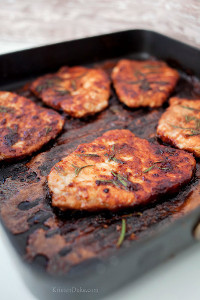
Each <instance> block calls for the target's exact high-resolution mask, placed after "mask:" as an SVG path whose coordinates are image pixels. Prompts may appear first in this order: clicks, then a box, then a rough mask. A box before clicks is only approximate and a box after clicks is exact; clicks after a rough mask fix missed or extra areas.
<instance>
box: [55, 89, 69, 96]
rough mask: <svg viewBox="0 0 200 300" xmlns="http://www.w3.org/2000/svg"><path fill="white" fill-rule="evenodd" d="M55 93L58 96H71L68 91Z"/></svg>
mask: <svg viewBox="0 0 200 300" xmlns="http://www.w3.org/2000/svg"><path fill="white" fill-rule="evenodd" d="M55 92H56V93H57V94H59V96H66V95H70V94H71V93H70V91H68V90H55Z"/></svg>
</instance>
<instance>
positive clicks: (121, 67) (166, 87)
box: [112, 59, 179, 107]
mask: <svg viewBox="0 0 200 300" xmlns="http://www.w3.org/2000/svg"><path fill="white" fill-rule="evenodd" d="M178 78H179V74H178V72H177V71H176V70H174V69H172V68H170V67H168V66H167V64H166V63H164V62H162V61H151V60H147V61H135V60H127V59H122V60H120V61H119V62H118V64H117V65H116V67H115V68H114V69H113V72H112V80H113V83H114V87H115V90H116V93H117V95H118V97H119V99H120V101H121V102H123V103H124V104H126V105H127V106H129V107H141V106H150V107H158V106H162V104H163V103H164V102H165V101H166V100H167V98H168V96H169V94H170V93H171V92H172V90H173V89H174V87H175V85H176V82H177V80H178Z"/></svg>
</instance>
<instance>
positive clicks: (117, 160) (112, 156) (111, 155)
mask: <svg viewBox="0 0 200 300" xmlns="http://www.w3.org/2000/svg"><path fill="white" fill-rule="evenodd" d="M112 151H113V153H112V154H110V155H109V154H108V153H106V154H104V156H107V157H108V161H109V162H110V161H111V160H113V161H114V162H116V163H118V164H124V162H123V161H122V160H120V159H117V158H116V157H115V155H116V153H115V145H114V144H113V145H112Z"/></svg>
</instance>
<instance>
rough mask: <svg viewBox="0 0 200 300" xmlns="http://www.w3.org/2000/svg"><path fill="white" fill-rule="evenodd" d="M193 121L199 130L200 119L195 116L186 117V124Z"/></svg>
mask: <svg viewBox="0 0 200 300" xmlns="http://www.w3.org/2000/svg"><path fill="white" fill-rule="evenodd" d="M191 121H195V124H196V129H199V128H200V119H199V118H197V117H195V116H190V115H186V116H185V122H186V123H189V122H191Z"/></svg>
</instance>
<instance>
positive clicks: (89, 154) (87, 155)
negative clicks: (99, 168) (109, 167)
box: [76, 153, 100, 157]
mask: <svg viewBox="0 0 200 300" xmlns="http://www.w3.org/2000/svg"><path fill="white" fill-rule="evenodd" d="M76 156H79V157H81V156H84V157H100V155H98V154H94V153H88V154H76Z"/></svg>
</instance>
